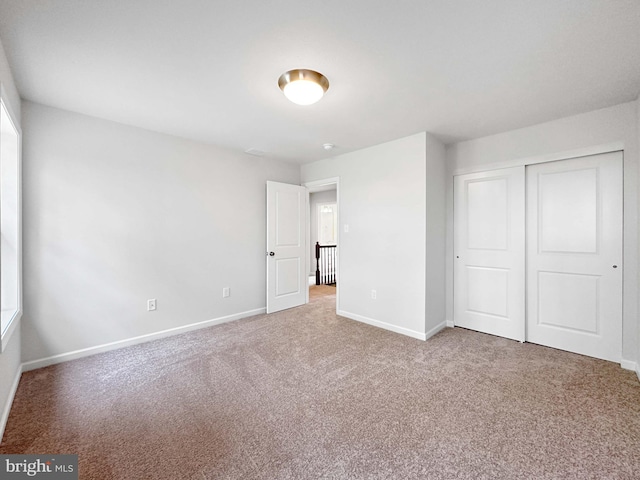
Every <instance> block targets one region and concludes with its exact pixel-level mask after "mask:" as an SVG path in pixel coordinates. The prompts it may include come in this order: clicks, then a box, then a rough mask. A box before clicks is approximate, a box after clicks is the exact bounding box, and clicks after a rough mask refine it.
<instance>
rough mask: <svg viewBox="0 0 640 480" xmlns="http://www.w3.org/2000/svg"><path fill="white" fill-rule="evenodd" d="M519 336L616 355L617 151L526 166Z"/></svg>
mask: <svg viewBox="0 0 640 480" xmlns="http://www.w3.org/2000/svg"><path fill="white" fill-rule="evenodd" d="M527 341H529V342H532V343H539V344H542V345H546V346H549V347H553V348H558V349H562V350H568V351H571V352H576V353H581V354H584V355H589V356H592V357H597V358H602V359H605V360H611V361H614V362H619V361H620V359H621V354H622V152H614V153H607V154H602V155H594V156H590V157H583V158H576V159H571V160H563V161H558V162H549V163H542V164H538V165H531V166H529V167H527Z"/></svg>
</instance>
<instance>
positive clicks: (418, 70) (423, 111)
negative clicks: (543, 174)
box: [0, 0, 640, 163]
mask: <svg viewBox="0 0 640 480" xmlns="http://www.w3.org/2000/svg"><path fill="white" fill-rule="evenodd" d="M0 39H1V40H2V43H3V45H4V47H5V50H6V53H7V56H8V58H9V63H10V65H11V67H12V70H13V73H14V77H15V79H16V82H17V85H18V89H19V91H20V93H21V95H22V97H23V98H25V99H28V100H32V101H35V102H39V103H43V104H47V105H51V106H55V107H59V108H63V109H67V110H72V111H76V112H81V113H84V114H88V115H94V116H96V117H102V118H106V119H110V120H115V121H117V122H121V123H125V124H129V125H135V126H139V127H143V128H147V129H151V130H156V131H159V132H165V133H169V134H173V135H178V136H181V137H186V138H191V139H195V140H200V141H204V142H208V143H213V144H218V145H221V146H224V147H228V148H232V149H236V150H239V151H244V150H247V149H249V148H255V149H258V150H263V151H265V152H267V155H268V156H270V157H274V158H280V159H285V160H289V161H296V162H299V163H305V162H309V161H312V160H317V159H320V158H326V157H330V156H335V155H337V154H340V153H345V152H348V151H351V150H356V149H360V148H363V147H367V146H371V145H374V144H378V143H382V142H385V141H389V140H393V139H396V138H400V137H404V136H407V135H410V134H413V133H417V132H420V131H425V130H426V131H429V132H432V133H434V134H436V135H438V136H439V137H440V138H441V139H442V140H444V141H445V142H448V143H450V142H454V141H459V140H463V139H470V138H477V137H480V136H484V135H488V134H493V133H498V132H501V131H506V130H510V129H514V128H519V127H524V126H527V125H532V124H536V123H539V122H543V121H547V120H551V119H555V118H560V117H563V116H567V115H572V114H576V113H580V112H585V111H589V110H594V109H597V108H601V107H606V106H610V105H614V104H617V103H622V102H625V101H630V100H633V99H635V98H636V97H637V96H638V93H639V92H640V1H639V0H484V1H478V0H417V1H412V0H395V1H390V0H313V1H310V0H271V1H269V0H235V1H225V0H217V1H213V0H180V1H174V0H108V1H99V0H56V1H50V0H0ZM292 68H312V69H314V70H318V71H320V72H322V73H323V74H325V75H326V76H327V77H328V78H329V81H330V83H331V86H330V88H329V91H328V92H327V95H326V96H325V98H324V99H323V100H321V101H320V102H319V103H317V104H315V105H312V106H309V107H301V106H298V105H294V104H293V103H291V102H289V101H288V100H286V99H285V97H284V96H283V95H282V93H281V91H280V90H279V89H278V85H277V81H278V77H279V76H280V74H282V73H283V72H284V71H286V70H289V69H292ZM323 143H334V144H336V146H337V148H336V149H335V150H333V151H331V152H326V151H325V150H323V149H322V144H323Z"/></svg>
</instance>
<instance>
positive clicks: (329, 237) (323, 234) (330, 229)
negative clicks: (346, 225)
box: [318, 203, 338, 245]
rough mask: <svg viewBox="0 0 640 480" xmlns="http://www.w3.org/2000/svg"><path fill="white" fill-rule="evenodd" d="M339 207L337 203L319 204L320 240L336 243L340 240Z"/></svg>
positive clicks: (326, 242) (321, 241)
mask: <svg viewBox="0 0 640 480" xmlns="http://www.w3.org/2000/svg"><path fill="white" fill-rule="evenodd" d="M337 233H338V209H337V205H336V204H335V203H331V204H327V203H326V204H320V205H318V241H319V242H320V245H335V244H336V243H337V241H338V235H337Z"/></svg>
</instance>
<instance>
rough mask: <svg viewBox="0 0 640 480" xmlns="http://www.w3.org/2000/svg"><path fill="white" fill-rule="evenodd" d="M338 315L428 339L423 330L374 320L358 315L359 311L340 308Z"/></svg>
mask: <svg viewBox="0 0 640 480" xmlns="http://www.w3.org/2000/svg"><path fill="white" fill-rule="evenodd" d="M338 315H340V316H342V317H347V318H350V319H351V320H355V321H357V322H362V323H366V324H367V325H372V326H374V327H378V328H383V329H385V330H389V331H391V332H395V333H401V334H402V335H407V336H408V337H413V338H417V339H418V340H426V339H427V336H426V334H424V333H422V332H416V331H415V330H411V329H409V328H404V327H398V326H397V325H392V324H390V323H386V322H381V321H380V320H374V319H373V318H368V317H364V316H362V315H358V314H357V313H350V312H345V311H344V310H339V311H338Z"/></svg>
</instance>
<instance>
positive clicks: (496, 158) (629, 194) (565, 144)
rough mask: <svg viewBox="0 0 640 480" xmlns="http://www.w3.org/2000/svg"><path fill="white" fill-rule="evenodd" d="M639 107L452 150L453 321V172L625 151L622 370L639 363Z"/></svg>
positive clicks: (450, 287)
mask: <svg viewBox="0 0 640 480" xmlns="http://www.w3.org/2000/svg"><path fill="white" fill-rule="evenodd" d="M637 115H638V114H637V110H636V102H630V103H625V104H622V105H617V106H614V107H610V108H605V109H602V110H597V111H593V112H589V113H585V114H581V115H575V116H572V117H567V118H562V119H560V120H555V121H552V122H547V123H542V124H539V125H535V126H532V127H528V128H523V129H519V130H513V131H510V132H506V133H501V134H498V135H492V136H489V137H484V138H480V139H476V140H470V141H466V142H461V143H457V144H454V145H450V146H448V147H447V162H448V168H449V173H448V182H447V319H448V320H450V321H452V320H453V173H454V172H456V171H457V172H459V173H462V172H466V171H474V170H476V171H477V170H486V169H491V168H499V167H501V166H504V165H507V164H515V163H519V164H527V163H531V162H535V161H540V160H552V159H556V160H557V159H561V158H570V157H574V156H580V155H584V154H586V153H593V152H594V151H606V150H620V149H624V218H625V225H624V292H623V297H624V305H623V315H624V319H623V348H622V357H623V360H625V361H626V362H623V365H626V366H627V367H630V366H631V365H632V364H633V363H634V362H636V361H637V359H638V358H640V357H639V356H638V355H640V351H639V348H640V346H639V344H638V342H639V337H638V333H639V332H638V319H637V314H638V300H639V299H638V272H639V268H638V267H639V265H638V200H639V199H638V142H639V138H638V117H637Z"/></svg>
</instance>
